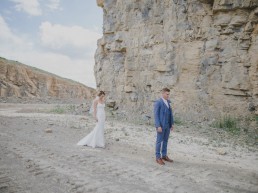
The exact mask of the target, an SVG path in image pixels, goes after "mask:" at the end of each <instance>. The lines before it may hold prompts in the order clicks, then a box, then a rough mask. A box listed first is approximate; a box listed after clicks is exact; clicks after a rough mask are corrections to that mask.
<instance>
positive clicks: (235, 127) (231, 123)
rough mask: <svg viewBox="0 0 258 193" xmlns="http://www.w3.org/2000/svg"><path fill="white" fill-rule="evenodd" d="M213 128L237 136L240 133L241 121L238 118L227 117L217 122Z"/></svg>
mask: <svg viewBox="0 0 258 193" xmlns="http://www.w3.org/2000/svg"><path fill="white" fill-rule="evenodd" d="M212 126H213V127H216V128H221V129H224V130H226V131H228V132H230V133H233V134H237V133H239V132H240V127H239V121H238V119H237V118H234V117H231V116H229V115H226V116H224V117H221V118H220V119H219V120H216V121H215V122H213V124H212Z"/></svg>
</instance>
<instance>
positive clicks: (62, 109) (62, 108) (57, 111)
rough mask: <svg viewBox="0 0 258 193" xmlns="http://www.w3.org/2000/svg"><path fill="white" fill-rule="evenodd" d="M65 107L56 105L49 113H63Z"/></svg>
mask: <svg viewBox="0 0 258 193" xmlns="http://www.w3.org/2000/svg"><path fill="white" fill-rule="evenodd" d="M65 111H66V110H65V107H61V106H60V105H57V106H56V107H55V108H54V109H52V110H51V111H50V113H55V114H64V113H65Z"/></svg>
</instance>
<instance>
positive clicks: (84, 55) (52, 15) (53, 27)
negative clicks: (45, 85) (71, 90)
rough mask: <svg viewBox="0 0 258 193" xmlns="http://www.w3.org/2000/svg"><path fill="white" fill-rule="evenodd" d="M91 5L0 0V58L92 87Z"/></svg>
mask: <svg viewBox="0 0 258 193" xmlns="http://www.w3.org/2000/svg"><path fill="white" fill-rule="evenodd" d="M102 23H103V14H102V8H100V7H98V6H97V3H96V0H0V57H3V58H6V59H9V60H16V61H19V62H21V63H24V64H26V65H29V66H34V67H37V68H40V69H42V70H45V71H48V72H51V73H54V74H57V75H59V76H61V77H65V78H69V79H72V80H75V81H78V82H81V83H83V84H85V85H87V86H90V87H93V88H96V83H95V77H94V70H93V69H94V63H95V61H94V53H95V50H96V49H97V40H98V39H99V38H101V37H102Z"/></svg>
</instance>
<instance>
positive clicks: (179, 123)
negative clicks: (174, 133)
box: [174, 117, 184, 125]
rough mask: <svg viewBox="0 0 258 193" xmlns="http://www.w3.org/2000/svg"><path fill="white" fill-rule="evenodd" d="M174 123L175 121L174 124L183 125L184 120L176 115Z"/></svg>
mask: <svg viewBox="0 0 258 193" xmlns="http://www.w3.org/2000/svg"><path fill="white" fill-rule="evenodd" d="M174 123H175V125H183V124H184V122H183V121H182V120H181V119H179V118H178V117H174Z"/></svg>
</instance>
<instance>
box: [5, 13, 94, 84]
mask: <svg viewBox="0 0 258 193" xmlns="http://www.w3.org/2000/svg"><path fill="white" fill-rule="evenodd" d="M50 26H52V25H50ZM0 29H1V30H0V42H1V44H0V56H1V57H5V58H7V59H11V60H17V61H19V62H22V63H24V64H27V65H30V66H34V67H37V68H40V69H43V70H45V71H48V72H51V73H54V74H57V75H59V76H61V77H65V78H69V79H72V80H75V81H78V82H81V83H83V84H85V85H87V86H91V87H94V88H95V87H96V86H95V77H94V71H93V68H94V50H95V48H96V46H93V48H92V51H90V52H88V54H85V55H84V56H81V57H72V56H68V55H65V54H62V53H58V50H57V51H56V52H55V53H53V52H51V51H50V50H44V51H42V49H39V48H38V47H36V46H35V44H34V43H33V40H31V39H28V38H26V36H23V35H22V34H19V35H16V34H15V33H13V32H12V31H11V30H10V28H9V26H8V24H7V23H6V21H5V20H4V18H3V17H2V16H1V15H0ZM64 33H67V32H64ZM46 36H47V35H46ZM50 37H52V36H50ZM54 37H57V36H55V35H54ZM93 37H95V36H93ZM70 38H72V37H70ZM62 40H63V41H65V42H66V43H65V44H66V45H73V46H79V47H80V46H82V47H85V42H86V41H85V40H84V44H82V45H81V44H80V43H77V42H76V41H75V42H73V40H70V39H69V38H63V39H62ZM96 40H97V39H96V37H95V39H94V40H91V41H89V42H90V43H92V42H94V44H96V43H95V42H96ZM89 42H88V41H87V43H89ZM47 45H48V44H47ZM87 45H89V44H87ZM53 46H55V45H53Z"/></svg>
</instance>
